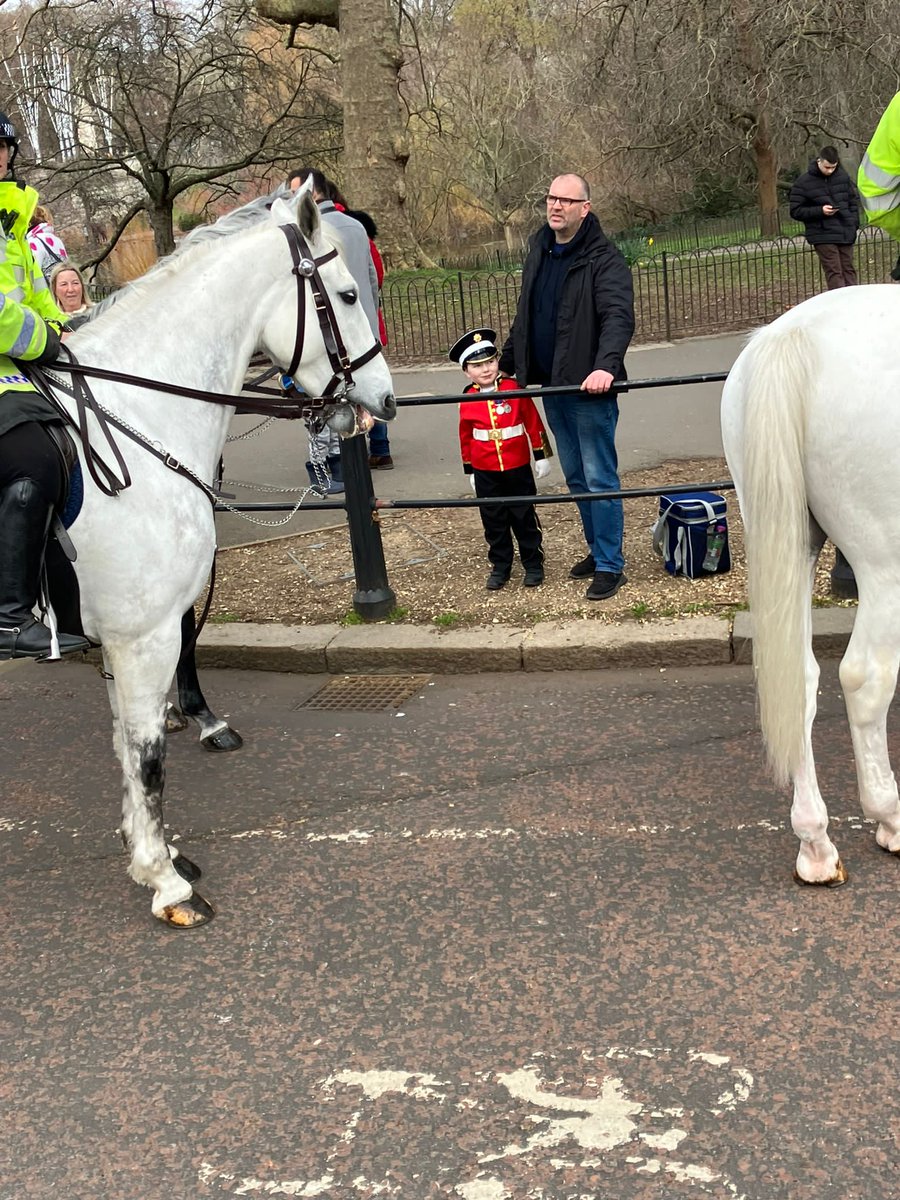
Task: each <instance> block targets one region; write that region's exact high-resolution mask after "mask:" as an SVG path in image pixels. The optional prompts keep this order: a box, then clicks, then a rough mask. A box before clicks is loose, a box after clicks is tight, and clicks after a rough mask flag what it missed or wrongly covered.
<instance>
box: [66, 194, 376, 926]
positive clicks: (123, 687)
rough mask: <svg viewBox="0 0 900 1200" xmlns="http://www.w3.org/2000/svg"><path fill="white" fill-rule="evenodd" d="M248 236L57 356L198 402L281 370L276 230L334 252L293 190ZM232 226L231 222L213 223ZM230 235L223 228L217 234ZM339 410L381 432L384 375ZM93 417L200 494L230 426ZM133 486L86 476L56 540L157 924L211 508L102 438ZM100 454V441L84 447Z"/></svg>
mask: <svg viewBox="0 0 900 1200" xmlns="http://www.w3.org/2000/svg"><path fill="white" fill-rule="evenodd" d="M251 217H253V218H254V220H255V223H250V224H248V225H247V227H246V228H244V229H242V230H241V231H240V232H236V233H233V234H232V235H231V236H229V237H223V236H218V237H217V236H215V230H213V236H211V237H210V236H209V235H208V234H207V235H206V236H205V237H204V238H201V239H196V240H195V241H194V242H193V243H192V244H191V245H190V246H189V247H188V248H186V249H185V250H183V251H179V252H176V254H175V255H173V256H172V257H171V258H170V259H169V260H167V261H166V262H165V263H164V264H162V265H160V266H159V267H158V268H156V269H155V270H153V271H151V272H150V273H149V274H148V275H147V276H146V277H145V278H144V279H143V280H141V281H140V282H139V283H138V284H137V285H136V286H135V287H134V288H132V289H130V290H129V291H128V292H127V293H126V294H125V295H124V297H123V298H122V299H121V300H120V301H119V302H118V303H116V304H115V305H114V306H112V308H111V309H110V311H109V312H103V313H102V314H101V315H100V316H98V317H97V318H96V320H94V321H92V322H90V323H89V324H88V325H86V326H84V327H83V328H82V329H81V330H79V331H78V332H77V333H76V334H74V335H73V337H72V339H71V341H70V343H69V344H70V346H71V347H72V349H73V350H74V351H75V353H76V355H77V357H78V359H79V360H80V361H81V362H83V363H85V364H88V365H90V366H99V367H107V368H113V369H115V370H118V371H124V372H128V373H131V374H135V375H142V376H145V377H150V378H154V379H159V380H161V381H166V382H169V383H176V384H181V385H185V386H188V387H191V388H199V389H202V390H204V391H208V392H215V393H220V394H221V393H225V394H236V393H238V392H239V391H240V389H241V385H242V383H243V379H244V373H245V371H246V368H247V364H248V362H249V360H250V357H251V355H252V354H253V353H254V352H255V351H256V350H258V349H259V350H263V351H265V352H266V353H267V354H268V355H269V357H270V358H271V359H272V361H273V362H274V363H276V364H277V365H279V366H280V367H282V368H283V369H285V368H287V366H288V365H289V364H290V361H291V357H292V354H293V351H294V344H295V337H296V323H297V303H298V302H297V283H296V277H295V276H294V274H293V273H292V260H291V254H290V249H289V247H288V244H287V240H286V237H285V235H284V233H283V232H282V231H281V230H280V229H279V228H278V226H279V225H285V224H288V223H291V222H293V223H295V224H296V223H298V222H299V225H300V228H301V231H302V232H303V234H304V235H305V237H306V238H307V240H308V242H309V244H310V246H311V248H312V250H313V252H314V254H315V255H316V256H317V257H318V256H320V255H322V254H324V253H325V252H326V251H327V250H328V249H330V248H331V245H332V244H335V243H336V239H333V237H332V232H331V231H330V230H329V229H325V228H323V227H322V226H321V225H320V222H319V216H318V210H317V208H316V206H315V204H313V202H312V200H311V198H310V195H309V191H308V189H301V190H300V192H298V194H297V196H296V197H294V198H293V200H292V201H290V202H287V201H285V200H282V199H277V200H276V201H275V202H274V204H273V205H272V208H271V211H270V212H266V210H265V209H263V208H262V207H261V206H260V205H259V204H257V205H256V207H255V209H254V212H253V213H251ZM228 221H232V222H233V218H227V219H226V220H225V222H223V225H227V223H228ZM231 227H233V224H232V225H231V226H229V228H231ZM321 277H322V281H323V284H324V286H325V288H326V290H327V291H328V293H329V295H330V297H331V299H332V302H333V305H334V308H335V312H336V315H337V319H338V323H339V326H340V330H341V333H342V335H343V339H344V342H345V345H346V347H347V350H348V353H349V356H350V357H351V358H356V357H357V356H358V355H360V354H363V353H364V352H365V351H366V350H368V349H369V347H370V346H371V344H372V334H371V330H370V328H369V325H368V322H367V320H366V318H365V315H364V313H363V311H362V308H361V306H360V305H359V304H358V303H354V302H353V297H354V296H355V294H356V284H355V283H354V280H353V278H352V276H351V275H350V273H349V272H348V271H347V268H346V266H345V265H344V263H343V261H342V260H341V259H340V258H339V257H338V258H336V259H333V260H332V261H330V262H328V263H327V264H324V265H323V266H322V268H321ZM303 286H304V288H306V289H307V298H308V302H307V305H306V328H305V337H304V350H303V357H302V360H301V365H300V367H299V368H298V369H297V370H296V372H295V375H296V379H297V382H298V383H299V384H300V385H301V386H302V387H303V388H304V389H305V390H306V391H307V392H308V393H310V394H311V395H318V394H320V393H321V392H322V390H323V389H324V388H325V386H326V385H327V383H328V382H329V380H330V379H331V376H332V368H331V366H330V364H329V362H328V358H327V356H326V353H325V348H324V343H323V339H322V336H321V332H320V329H319V325H318V320H317V318H316V315H315V307H314V305H313V304H312V302H311V300H310V299H309V292H308V288H309V284H308V283H307V282H306V281H304V283H303ZM354 380H355V383H356V388H355V391H354V393H353V400H354V402H355V403H357V404H361V405H362V406H363V407H364V408H366V409H367V410H368V411H370V412H371V413H372V414H373V415H374V416H376V417H379V418H390V416H391V415H392V414H393V411H394V408H393V397H392V389H391V379H390V374H389V372H388V370H387V367H386V366H385V363H384V360H383V358H382V357H381V356H380V355H378V356H377V357H376V358H374V359H373V360H371V361H370V362H368V363H366V364H365V365H364V366H362V367H360V368H358V369H357V370H356V371H354ZM92 388H93V390H94V393H95V395H96V396H97V399H98V400H99V402H100V403H101V404H102V405H103V406H104V407H106V408H108V409H109V410H111V411H112V412H114V413H115V414H116V415H117V416H119V417H120V418H121V419H123V420H124V421H126V422H128V424H130V425H132V426H134V427H135V428H137V429H138V430H140V432H141V433H143V434H144V435H145V436H146V437H148V438H149V439H150V440H151V441H154V442H156V443H157V444H158V446H159V447H160V448H162V449H164V450H166V451H167V452H168V453H170V454H171V455H173V456H174V457H175V458H176V459H178V460H179V461H181V462H183V463H184V464H185V465H187V466H188V467H190V469H191V470H192V471H194V472H195V473H196V474H197V475H198V476H199V477H200V478H201V479H203V480H205V481H206V483H207V484H211V483H212V481H213V476H214V472H215V469H216V465H217V463H218V461H219V458H220V456H221V453H222V449H223V447H224V444H225V437H226V434H227V431H228V425H229V422H230V421H231V417H232V415H233V412H234V410H233V409H231V408H225V407H221V406H218V405H215V404H208V403H204V402H202V401H197V400H190V399H187V398H183V397H178V396H171V395H166V394H164V393H154V392H152V391H147V390H144V389H139V388H134V387H127V386H123V385H118V384H112V383H104V382H102V381H99V380H97V381H95V382H94V383H93V384H92ZM116 438H117V442H118V444H119V446H120V448H121V450H122V453H123V454H124V457H125V459H126V461H127V463H128V466H129V470H130V472H131V477H132V481H133V482H132V486H131V487H130V488H128V489H127V490H125V491H124V492H122V493H120V494H119V496H118V497H117V498H116V499H109V498H108V497H106V496H103V495H101V494H100V493H99V492H98V491H97V490H96V489H95V488H94V486H93V484H92V482H91V481H90V478H89V476H88V475H87V473H85V499H84V506H83V508H82V511H81V514H80V515H79V517H78V519H77V521H76V522H75V523H74V525H73V526H72V528H71V530H70V533H71V536H72V540H73V542H74V543H75V545H76V548H77V551H78V561H77V563H76V564H75V569H76V572H77V575H78V581H79V585H80V590H81V605H82V617H83V622H84V629H85V632H86V633H87V634H88V635H89V636H90V637H92V638H94V639H96V640H98V641H100V642H102V644H103V654H104V660H105V663H106V666H107V669H108V670H109V671H110V672H111V674H112V675H113V676H114V682H113V683H111V684H110V700H111V703H112V707H113V716H114V744H115V748H116V752H117V754H118V756H119V759H120V761H121V763H122V768H123V773H124V784H125V798H124V804H123V818H122V833H123V837H124V840H125V843H126V846H127V847H128V848H129V849H130V852H131V867H130V870H131V874H132V876H133V878H134V879H136V880H137V881H138V882H139V883H143V884H146V885H147V886H148V887H150V888H152V889H153V891H154V898H153V904H152V907H153V911H154V913H155V914H157V915H161V914H162V913H163V910H164V909H165V908H166V907H167V906H169V905H172V904H176V903H178V902H180V901H184V900H187V899H188V898H189V897H190V896H191V892H192V889H191V886H190V884H188V883H186V882H185V881H184V880H183V879H182V878H181V877H180V876H179V875H178V874H177V873H176V871H175V870H174V869H173V867H172V864H171V859H170V857H169V853H168V850H167V849H166V844H165V841H164V838H163V832H162V808H161V796H162V787H163V779H164V767H163V763H164V755H165V732H164V710H165V696H166V693H167V691H168V688H169V684H170V682H171V679H172V675H173V672H174V670H175V665H176V662H177V660H178V655H179V647H180V641H181V637H180V622H181V615H182V613H184V612H185V611H186V610H187V609H188V608H190V606H191V605H192V604H193V603H194V601H195V599H196V598H197V596H198V594H199V592H200V590H201V588H202V587H203V584H204V581H205V579H206V577H207V574H208V572H209V569H210V566H211V563H212V558H213V552H214V548H215V527H214V519H213V512H212V506H211V504H210V502H209V499H208V498H207V496H206V495H205V494H204V493H203V492H202V491H201V490H200V489H199V488H197V487H196V486H195V485H193V484H192V483H190V482H189V481H188V480H186V479H183V478H181V477H180V476H178V475H176V474H174V473H173V472H172V471H170V470H168V469H167V468H166V467H165V466H164V465H163V464H162V463H161V462H160V461H158V460H157V459H156V458H154V457H153V456H151V455H150V454H148V453H147V452H146V451H145V450H143V449H142V448H141V447H140V446H138V445H136V444H135V443H134V442H132V441H130V440H129V439H127V438H126V437H125V436H124V435H119V434H117V435H116ZM95 442H96V445H97V446H98V448H102V439H100V438H97V439H95Z"/></svg>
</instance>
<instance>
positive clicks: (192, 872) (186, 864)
mask: <svg viewBox="0 0 900 1200" xmlns="http://www.w3.org/2000/svg"><path fill="white" fill-rule="evenodd" d="M172 866H173V867H174V868H175V870H176V871H177V872H178V874H179V875H180V876H181V878H182V879H183V880H184V881H185V883H196V882H197V880H198V879H199V878H200V876H201V875H202V874H203V872H202V871H201V870H200V868H199V867H198V866H197V864H196V863H195V862H191V860H190V859H189V858H188V857H187V855H185V854H182V853H181V851H180V850H179V851H178V853H177V854H176V855H175V857H174V858H173V859H172Z"/></svg>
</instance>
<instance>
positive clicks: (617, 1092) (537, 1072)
mask: <svg viewBox="0 0 900 1200" xmlns="http://www.w3.org/2000/svg"><path fill="white" fill-rule="evenodd" d="M666 1057H668V1058H670V1059H671V1060H672V1066H673V1067H675V1068H677V1067H679V1066H680V1065H684V1066H687V1068H688V1069H689V1070H690V1071H691V1076H692V1088H694V1089H695V1088H696V1087H697V1086H699V1085H698V1082H697V1080H696V1078H695V1077H696V1073H697V1071H698V1070H699V1071H701V1072H703V1071H705V1072H706V1074H707V1076H708V1075H709V1073H710V1072H712V1078H711V1079H708V1080H707V1081H703V1080H702V1079H701V1081H700V1083H701V1084H702V1085H703V1086H706V1085H707V1083H709V1084H711V1085H712V1086H711V1087H710V1088H709V1098H710V1103H709V1105H708V1106H707V1107H705V1108H703V1109H701V1110H699V1111H705V1112H707V1113H710V1114H713V1115H714V1116H717V1117H720V1116H722V1114H723V1112H726V1111H728V1110H733V1109H734V1108H735V1107H736V1106H737V1105H738V1104H741V1103H745V1102H746V1101H747V1100H748V1099H749V1096H750V1092H751V1090H752V1088H753V1076H752V1074H751V1073H750V1072H749V1071H748V1070H747V1069H746V1068H744V1067H738V1066H734V1065H733V1064H732V1062H731V1059H730V1058H729V1057H728V1056H727V1055H724V1054H716V1053H713V1052H711V1051H706V1050H689V1051H687V1052H685V1053H678V1052H676V1051H674V1050H673V1049H671V1048H670V1047H666V1046H611V1047H609V1048H608V1049H607V1050H605V1051H604V1052H603V1053H602V1054H599V1055H595V1054H591V1053H588V1052H587V1051H584V1052H582V1058H583V1059H584V1060H586V1061H589V1062H594V1061H597V1062H603V1061H605V1062H623V1063H624V1062H625V1061H630V1062H632V1063H639V1062H640V1060H642V1059H649V1060H658V1059H660V1058H666ZM553 1058H554V1056H553V1055H552V1054H547V1053H542V1052H536V1053H535V1054H534V1055H533V1056H532V1062H531V1063H529V1064H526V1065H524V1066H522V1067H520V1068H518V1069H517V1070H514V1071H506V1072H504V1071H498V1072H494V1071H491V1070H484V1071H478V1072H476V1073H475V1082H474V1083H466V1082H463V1081H457V1082H455V1083H454V1081H452V1080H447V1079H442V1078H440V1077H438V1076H437V1075H433V1074H430V1073H428V1072H425V1071H408V1070H369V1071H356V1070H351V1069H346V1070H341V1071H336V1072H334V1073H333V1074H331V1075H329V1076H327V1077H326V1078H325V1079H322V1080H320V1083H319V1087H320V1094H321V1096H322V1098H323V1099H324V1100H325V1101H327V1102H328V1103H334V1102H335V1101H336V1100H337V1097H338V1089H339V1088H347V1089H352V1090H354V1091H357V1092H361V1093H362V1100H363V1106H362V1107H360V1108H357V1109H355V1110H354V1111H352V1112H351V1113H350V1114H349V1116H348V1117H347V1119H346V1121H345V1124H344V1128H343V1130H342V1131H341V1132H340V1133H339V1134H338V1135H337V1140H336V1143H335V1145H334V1147H333V1149H332V1150H331V1152H330V1153H329V1154H328V1155H327V1156H326V1167H325V1172H324V1173H323V1174H322V1175H321V1176H320V1177H319V1178H318V1179H296V1178H295V1179H270V1180H263V1179H257V1178H255V1177H253V1176H241V1175H239V1174H238V1173H236V1172H229V1171H221V1170H217V1168H216V1167H215V1166H214V1165H212V1164H210V1163H208V1162H204V1163H203V1164H202V1167H201V1169H200V1172H199V1173H198V1179H199V1181H200V1182H201V1183H203V1184H205V1185H206V1186H207V1187H209V1188H212V1189H215V1190H216V1191H219V1192H225V1193H227V1194H229V1195H232V1196H251V1195H257V1196H263V1197H264V1196H306V1197H309V1196H349V1195H352V1194H354V1193H357V1194H365V1195H367V1196H382V1195H384V1196H393V1195H402V1192H403V1186H404V1185H403V1184H402V1183H397V1184H394V1183H390V1182H388V1181H387V1180H385V1179H382V1180H376V1179H367V1178H366V1177H365V1176H363V1175H358V1176H356V1177H355V1178H354V1179H352V1180H347V1179H346V1178H338V1177H337V1174H336V1169H335V1168H334V1165H333V1164H334V1163H335V1160H337V1161H338V1162H341V1161H343V1160H344V1156H345V1155H346V1146H347V1144H348V1143H350V1142H352V1141H354V1140H355V1139H356V1138H357V1137H358V1130H359V1127H360V1122H361V1119H362V1117H363V1114H364V1113H365V1114H366V1117H367V1125H368V1127H371V1124H372V1121H373V1120H374V1119H375V1116H377V1111H378V1110H377V1108H376V1111H375V1114H374V1115H373V1112H372V1111H371V1110H372V1109H373V1108H374V1107H375V1106H377V1105H379V1104H382V1103H389V1102H390V1097H392V1096H405V1097H410V1098H412V1099H414V1100H417V1101H419V1102H422V1103H435V1102H436V1103H438V1104H443V1103H445V1102H446V1101H447V1100H448V1099H449V1098H450V1093H451V1091H453V1092H457V1093H458V1092H463V1091H466V1090H468V1089H469V1088H473V1087H474V1088H476V1089H478V1090H479V1091H482V1090H483V1089H487V1090H488V1094H489V1095H491V1096H493V1095H495V1094H496V1091H495V1088H494V1087H493V1085H494V1084H497V1083H499V1084H501V1085H502V1086H503V1087H504V1088H505V1089H506V1091H507V1093H508V1094H509V1096H510V1098H511V1100H512V1101H514V1102H515V1103H514V1104H513V1105H511V1106H510V1108H509V1118H510V1120H511V1121H515V1122H516V1124H517V1125H521V1123H522V1119H523V1118H522V1111H521V1109H522V1105H523V1104H525V1105H529V1106H531V1108H532V1109H534V1110H535V1111H534V1112H532V1113H529V1114H527V1115H526V1116H525V1118H524V1119H525V1120H526V1121H527V1122H529V1123H531V1124H532V1125H533V1126H534V1127H535V1132H534V1133H533V1134H532V1136H530V1137H528V1138H526V1139H525V1140H524V1142H523V1143H519V1142H512V1143H510V1144H509V1145H507V1146H505V1147H501V1148H499V1149H496V1150H486V1151H485V1152H483V1153H481V1154H479V1155H478V1156H477V1158H476V1160H475V1161H474V1162H473V1163H472V1169H471V1173H470V1172H469V1171H467V1170H466V1169H465V1168H462V1169H460V1168H459V1167H457V1168H456V1170H457V1174H458V1176H459V1175H462V1178H458V1179H457V1181H456V1182H455V1183H451V1186H452V1187H453V1191H454V1194H455V1195H456V1196H458V1197H460V1200H508V1198H510V1197H511V1196H512V1193H511V1192H510V1191H509V1189H508V1185H507V1184H506V1183H504V1181H503V1178H502V1167H501V1164H502V1163H503V1162H508V1161H510V1160H511V1159H515V1158H519V1159H521V1158H524V1157H526V1156H527V1157H529V1158H530V1160H531V1161H530V1164H529V1165H530V1168H531V1169H532V1170H533V1171H535V1172H537V1173H538V1174H540V1172H541V1170H542V1166H543V1167H544V1169H549V1170H552V1171H554V1172H556V1171H558V1170H562V1169H571V1170H577V1169H585V1170H589V1169H591V1168H592V1167H598V1166H601V1165H606V1163H607V1162H608V1161H609V1159H610V1156H611V1154H612V1153H613V1152H614V1151H616V1150H619V1149H621V1148H623V1147H625V1146H632V1147H635V1148H637V1146H638V1145H639V1144H640V1143H643V1144H644V1145H645V1146H646V1147H647V1149H648V1150H649V1151H651V1152H652V1151H655V1152H656V1153H655V1155H654V1154H648V1155H646V1156H645V1155H642V1154H634V1153H632V1154H625V1155H622V1156H621V1158H619V1160H618V1161H619V1162H621V1163H623V1164H627V1165H628V1166H630V1167H631V1168H632V1169H633V1170H634V1171H635V1172H637V1173H639V1174H644V1175H669V1176H671V1177H672V1178H673V1179H675V1180H677V1181H678V1182H680V1183H690V1184H693V1185H694V1187H695V1189H696V1195H697V1196H698V1197H699V1196H701V1195H702V1196H709V1197H711V1198H719V1200H723V1198H724V1200H748V1198H747V1196H746V1195H745V1193H743V1192H740V1191H739V1190H738V1187H737V1186H736V1184H735V1183H734V1182H733V1181H732V1180H731V1179H729V1178H728V1176H727V1175H725V1174H723V1173H722V1172H720V1171H718V1170H715V1169H713V1168H712V1167H708V1166H705V1165H704V1164H702V1163H698V1162H688V1161H686V1160H685V1159H684V1158H678V1159H674V1158H670V1157H668V1152H669V1151H673V1150H676V1149H678V1148H679V1147H681V1146H682V1145H683V1143H685V1142H687V1141H688V1140H689V1137H690V1134H689V1132H688V1129H689V1128H690V1121H689V1120H688V1119H685V1118H686V1110H685V1108H684V1107H683V1106H681V1105H671V1104H670V1105H651V1104H645V1103H643V1102H639V1101H637V1100H632V1099H631V1098H630V1097H629V1095H628V1093H627V1090H626V1086H625V1083H624V1081H623V1080H622V1079H621V1078H619V1077H618V1076H614V1075H609V1074H604V1073H601V1072H598V1077H596V1078H594V1077H591V1078H589V1079H587V1080H585V1086H586V1087H591V1088H595V1089H596V1091H597V1095H596V1096H594V1097H592V1096H583V1095H579V1096H567V1095H565V1093H564V1092H559V1091H557V1090H555V1089H557V1088H559V1087H561V1086H562V1085H563V1084H564V1080H563V1079H560V1078H557V1079H554V1078H552V1077H551V1078H544V1076H543V1074H542V1069H541V1067H540V1066H539V1065H538V1063H539V1062H544V1061H552V1059H553ZM638 1069H639V1068H638ZM723 1072H724V1073H725V1074H727V1075H728V1076H730V1086H729V1087H728V1089H727V1090H725V1091H723V1090H722V1082H723V1081H722V1079H721V1074H722V1073H723ZM548 1074H551V1075H552V1072H548ZM676 1078H677V1075H676ZM717 1081H718V1086H715V1085H716V1082H717ZM714 1096H715V1099H713V1097H714ZM490 1103H491V1101H490V1100H489V1101H485V1099H484V1096H481V1097H480V1098H478V1099H476V1098H475V1097H472V1096H465V1095H464V1096H461V1097H459V1098H458V1099H455V1100H454V1102H453V1104H452V1105H451V1106H450V1107H449V1111H450V1112H451V1113H452V1112H454V1111H455V1112H465V1111H467V1110H470V1109H473V1108H474V1109H484V1108H485V1107H486V1104H490ZM393 1120H394V1122H396V1117H395V1116H394V1117H393ZM666 1121H672V1122H676V1121H681V1122H682V1124H674V1123H673V1124H671V1125H670V1126H669V1127H668V1128H666V1127H665V1124H664V1123H665V1122H666ZM660 1122H662V1123H663V1128H660V1127H659V1124H660ZM648 1123H649V1128H648V1127H647V1125H648ZM445 1124H446V1121H443V1122H442V1123H441V1128H443V1127H444V1126H445ZM683 1125H687V1126H688V1128H684V1127H683ZM435 1128H438V1127H437V1126H436V1127H435ZM399 1144H401V1145H402V1134H401V1136H400V1140H399ZM342 1147H343V1149H342ZM553 1149H559V1150H562V1151H563V1153H564V1154H565V1157H562V1156H560V1155H559V1154H556V1155H553V1154H549V1155H547V1154H541V1151H548V1150H553ZM573 1150H575V1151H577V1150H580V1151H582V1154H580V1155H579V1154H578V1153H577V1152H576V1153H573ZM585 1152H586V1153H585ZM488 1165H490V1167H491V1169H490V1170H489V1171H484V1170H479V1169H478V1168H479V1167H485V1166H488ZM450 1169H451V1168H449V1167H443V1168H441V1172H442V1174H443V1173H444V1172H445V1171H447V1170H450ZM466 1175H470V1177H469V1178H466ZM413 1178H414V1179H416V1180H418V1181H421V1183H422V1186H423V1187H427V1186H428V1185H429V1183H436V1182H438V1181H437V1180H426V1179H423V1178H422V1177H421V1175H414V1176H413ZM445 1181H446V1182H448V1183H449V1182H450V1181H449V1180H446V1176H445V1177H444V1179H442V1180H441V1182H445ZM527 1196H528V1197H532V1198H534V1200H539V1198H540V1197H543V1196H544V1189H543V1187H542V1186H541V1184H540V1183H539V1182H535V1184H534V1185H533V1186H532V1187H531V1188H530V1189H529V1190H528V1192H527Z"/></svg>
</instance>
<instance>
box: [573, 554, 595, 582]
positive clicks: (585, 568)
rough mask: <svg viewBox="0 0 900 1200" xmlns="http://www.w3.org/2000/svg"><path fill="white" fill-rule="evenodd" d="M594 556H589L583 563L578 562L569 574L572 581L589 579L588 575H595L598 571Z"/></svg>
mask: <svg viewBox="0 0 900 1200" xmlns="http://www.w3.org/2000/svg"><path fill="white" fill-rule="evenodd" d="M596 565H597V564H596V563H595V562H594V556H593V554H589V555H588V556H587V558H583V559H582V560H581V562H577V563H576V564H575V566H574V567H573V568H572V570H571V571H570V572H569V578H570V579H587V577H588V575H593V574H594V570H595V569H596Z"/></svg>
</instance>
